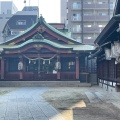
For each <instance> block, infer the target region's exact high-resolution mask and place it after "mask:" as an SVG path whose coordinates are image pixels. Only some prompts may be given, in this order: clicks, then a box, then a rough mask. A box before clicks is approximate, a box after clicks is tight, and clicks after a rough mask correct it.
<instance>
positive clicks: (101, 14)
mask: <svg viewBox="0 0 120 120" xmlns="http://www.w3.org/2000/svg"><path fill="white" fill-rule="evenodd" d="M98 14H99V16H106V13H98Z"/></svg>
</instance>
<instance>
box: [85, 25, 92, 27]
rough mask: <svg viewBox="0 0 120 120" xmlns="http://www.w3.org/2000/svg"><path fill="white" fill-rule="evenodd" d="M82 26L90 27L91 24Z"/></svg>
mask: <svg viewBox="0 0 120 120" xmlns="http://www.w3.org/2000/svg"><path fill="white" fill-rule="evenodd" d="M84 27H92V25H84Z"/></svg>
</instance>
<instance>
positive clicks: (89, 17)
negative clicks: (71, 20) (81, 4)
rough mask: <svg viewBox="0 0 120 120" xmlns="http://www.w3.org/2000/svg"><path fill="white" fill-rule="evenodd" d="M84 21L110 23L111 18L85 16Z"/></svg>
mask: <svg viewBox="0 0 120 120" xmlns="http://www.w3.org/2000/svg"><path fill="white" fill-rule="evenodd" d="M83 21H109V16H108V15H105V16H99V15H90V16H83Z"/></svg>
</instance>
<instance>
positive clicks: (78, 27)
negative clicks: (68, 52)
mask: <svg viewBox="0 0 120 120" xmlns="http://www.w3.org/2000/svg"><path fill="white" fill-rule="evenodd" d="M80 31H81V26H80V25H73V32H80Z"/></svg>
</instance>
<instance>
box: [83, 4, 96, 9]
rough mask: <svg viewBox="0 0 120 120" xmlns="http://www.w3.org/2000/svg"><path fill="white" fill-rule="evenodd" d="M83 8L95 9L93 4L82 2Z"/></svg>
mask: <svg viewBox="0 0 120 120" xmlns="http://www.w3.org/2000/svg"><path fill="white" fill-rule="evenodd" d="M83 9H95V4H83Z"/></svg>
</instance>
